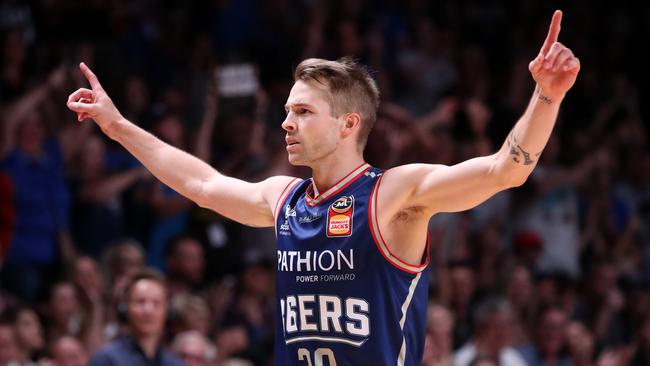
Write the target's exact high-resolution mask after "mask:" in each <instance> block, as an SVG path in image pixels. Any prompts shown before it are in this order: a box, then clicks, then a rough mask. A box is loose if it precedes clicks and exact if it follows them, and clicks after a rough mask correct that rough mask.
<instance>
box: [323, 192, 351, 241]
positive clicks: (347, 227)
mask: <svg viewBox="0 0 650 366" xmlns="http://www.w3.org/2000/svg"><path fill="white" fill-rule="evenodd" d="M353 216H354V196H342V197H339V198H338V199H337V200H336V201H334V203H332V205H331V206H330V207H329V209H328V210H327V226H326V230H327V236H328V237H329V238H334V237H342V236H350V235H352V218H353Z"/></svg>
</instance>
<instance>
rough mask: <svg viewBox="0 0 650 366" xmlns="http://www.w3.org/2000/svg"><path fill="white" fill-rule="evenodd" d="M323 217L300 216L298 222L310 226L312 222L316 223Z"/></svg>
mask: <svg viewBox="0 0 650 366" xmlns="http://www.w3.org/2000/svg"><path fill="white" fill-rule="evenodd" d="M321 217H322V215H310V216H300V217H299V218H298V222H299V223H301V224H309V223H310V222H314V221H316V220H318V219H320V218H321Z"/></svg>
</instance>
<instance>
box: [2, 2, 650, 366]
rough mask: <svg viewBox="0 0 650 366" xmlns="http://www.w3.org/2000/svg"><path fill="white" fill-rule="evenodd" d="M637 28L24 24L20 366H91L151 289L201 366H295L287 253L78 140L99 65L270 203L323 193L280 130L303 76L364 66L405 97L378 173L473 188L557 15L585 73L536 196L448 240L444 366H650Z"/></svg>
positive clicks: (377, 142) (8, 322)
mask: <svg viewBox="0 0 650 366" xmlns="http://www.w3.org/2000/svg"><path fill="white" fill-rule="evenodd" d="M631 4H632V2H629V3H628V2H620V3H617V4H611V3H609V4H605V3H601V2H589V1H586V0H576V1H560V2H556V3H555V4H553V2H537V1H532V0H525V1H517V2H505V1H496V0H491V1H484V0H464V1H427V0H408V1H396V0H334V1H327V0H214V1H205V0H203V1H187V2H185V1H152V0H129V1H125V0H110V1H109V0H94V1H79V0H72V1H71V0H66V1H61V0H50V1H18V0H0V34H1V36H2V38H1V42H2V43H1V47H2V54H1V55H2V56H1V59H0V276H1V277H0V366H5V365H32V364H39V365H58V366H74V365H85V364H86V362H88V360H90V359H91V357H92V355H93V354H95V353H96V352H97V351H98V350H99V349H101V347H102V346H104V345H105V344H107V343H108V342H109V341H111V340H114V339H116V337H118V336H119V335H120V333H121V332H122V331H123V328H124V327H125V326H126V325H127V324H126V323H125V321H124V319H122V317H121V316H120V310H119V308H120V306H119V305H120V303H121V302H122V301H123V300H124V299H123V296H124V287H125V285H126V284H127V283H128V281H129V277H130V276H132V275H133V274H134V273H139V271H142V270H143V268H145V267H146V268H149V267H151V268H155V269H156V270H158V271H159V272H160V273H162V274H163V275H164V278H165V280H164V281H165V285H166V287H167V292H166V293H167V300H166V301H167V308H168V310H167V315H166V319H165V327H164V329H165V334H164V335H163V338H162V339H163V343H164V345H165V347H166V349H168V350H170V351H171V352H174V353H176V355H177V356H178V357H180V358H182V359H183V360H184V361H185V363H186V364H187V365H212V366H217V365H218V366H226V365H230V366H233V365H271V364H272V363H273V361H272V360H273V330H274V327H275V325H274V319H273V314H274V311H273V309H274V306H276V305H277V304H275V303H274V301H273V299H274V297H273V273H274V269H275V268H274V267H275V261H276V257H275V256H276V254H275V253H276V252H275V244H274V234H273V230H272V229H252V228H246V227H243V226H241V225H239V224H236V223H233V222H231V221H229V220H227V219H225V218H223V217H220V216H219V215H218V214H216V213H214V212H209V211H207V210H204V209H201V208H199V207H197V206H196V205H195V204H193V203H192V202H190V201H188V200H187V199H185V198H184V197H182V196H180V195H179V194H177V193H176V192H175V191H173V190H171V189H170V188H168V187H166V186H164V185H163V184H161V183H160V182H158V181H157V180H155V178H153V177H152V176H151V175H150V174H149V173H148V172H147V171H146V170H145V169H144V168H143V167H142V166H141V165H140V164H139V163H138V162H137V161H136V160H134V159H133V158H132V157H131V156H130V155H129V154H128V153H127V152H126V151H125V150H124V149H122V148H121V147H120V146H119V145H117V144H116V143H114V142H113V141H111V140H109V139H108V138H107V137H105V136H104V135H103V134H102V133H101V131H99V130H98V128H97V127H96V126H94V124H93V123H92V122H90V121H89V120H88V121H85V122H84V123H78V122H77V121H76V116H75V115H74V114H73V113H71V112H69V111H68V110H67V109H66V107H65V101H66V99H67V95H68V94H69V93H71V92H72V91H74V90H76V89H77V88H79V87H82V86H83V87H85V86H86V84H85V80H84V79H83V77H82V75H81V74H80V72H79V70H78V69H77V66H76V65H77V63H78V62H80V61H83V62H85V63H87V64H88V65H90V66H91V67H92V68H93V69H94V71H95V73H96V74H97V75H98V76H99V77H100V79H101V80H102V83H103V84H104V87H105V89H106V90H107V91H108V92H109V94H110V95H111V96H112V98H113V100H114V101H115V104H116V105H117V107H118V108H119V109H120V111H121V112H122V113H123V115H124V116H125V117H126V118H128V119H130V120H131V121H133V122H135V123H137V124H139V125H140V126H142V127H144V128H146V129H147V130H149V131H152V132H153V133H154V134H156V135H157V136H158V137H160V138H161V139H163V140H164V141H166V142H168V143H170V144H173V145H174V146H176V147H178V148H181V149H184V150H186V151H188V152H190V153H192V154H194V155H196V156H199V157H200V158H202V159H203V160H205V161H207V162H209V163H210V164H212V165H213V166H214V167H216V168H217V169H219V170H220V171H221V172H223V173H225V174H227V175H231V176H235V177H238V178H242V179H246V180H251V181H257V180H260V179H262V178H264V177H267V176H270V175H276V174H289V175H295V176H300V177H308V176H309V171H308V170H306V169H305V168H300V167H292V166H290V165H289V164H288V162H287V159H286V152H285V149H284V132H283V131H282V129H281V128H280V124H281V122H282V120H283V119H284V113H285V112H284V107H283V106H284V103H285V101H286V97H287V95H288V92H289V90H290V88H291V86H292V69H293V67H295V65H297V64H298V63H299V62H300V60H302V59H304V58H308V57H321V58H328V59H334V58H338V57H342V56H353V57H355V58H357V59H359V60H360V61H361V62H362V63H363V64H365V65H367V67H368V68H369V70H370V71H371V73H372V75H373V76H374V77H375V78H376V81H377V83H378V85H379V87H380V90H381V92H382V97H381V98H382V101H381V106H380V110H379V114H378V121H377V124H376V126H375V129H374V131H373V132H372V134H371V135H370V139H369V142H368V146H367V149H366V155H365V157H366V159H367V161H368V162H369V163H371V164H373V165H375V166H377V167H382V168H389V167H392V166H395V165H398V164H404V163H413V162H424V163H438V164H454V163H458V162H460V161H464V160H466V159H468V158H471V157H474V156H479V155H486V154H491V153H493V152H494V151H496V150H497V149H498V148H499V147H500V146H501V144H502V142H503V141H504V139H505V136H506V135H507V133H508V132H509V130H510V128H512V126H513V125H514V123H515V122H516V120H517V118H518V117H519V116H520V115H521V113H523V111H524V109H525V107H526V105H527V104H528V100H529V98H530V96H531V95H532V91H533V88H534V85H533V81H532V78H531V77H530V74H529V72H528V68H527V65H528V62H529V61H530V60H532V59H533V58H534V57H535V55H536V54H537V52H538V49H539V47H540V46H541V43H542V41H543V39H544V36H545V30H546V29H547V25H548V22H549V20H550V16H551V14H552V10H553V9H554V8H555V7H559V8H562V9H563V10H564V12H565V20H564V22H563V30H562V32H561V34H560V41H561V42H563V43H564V44H566V45H567V46H568V47H570V48H571V49H572V50H573V51H574V53H575V54H576V55H577V56H578V57H579V58H580V59H581V63H582V70H581V73H580V75H579V77H578V81H577V83H576V85H575V86H574V88H573V89H572V90H571V91H570V93H569V95H568V96H567V97H566V99H565V101H564V104H563V106H562V109H561V112H560V116H559V119H558V122H557V125H556V128H555V130H554V134H553V136H552V137H551V140H550V141H549V143H548V145H547V147H546V149H545V150H544V152H543V154H542V155H541V158H540V162H539V164H538V166H537V168H536V169H535V171H534V172H533V174H532V175H531V177H530V178H529V180H528V181H527V182H526V183H525V184H524V185H523V186H522V187H520V188H517V189H513V190H509V191H506V192H502V193H499V194H497V195H496V196H494V197H492V198H491V199H490V200H488V201H487V202H485V203H484V204H482V205H480V206H479V207H477V208H475V209H472V210H470V211H467V212H463V213H455V214H439V215H436V216H434V218H433V219H432V220H431V223H430V239H431V240H430V242H431V251H430V255H431V263H432V264H431V265H432V276H433V278H432V281H431V288H430V309H429V315H428V316H429V319H428V332H427V339H426V345H425V354H424V360H423V365H452V364H453V365H461V366H465V365H470V364H471V365H483V366H485V365H497V364H499V365H507V366H510V365H531V366H536V365H562V366H563V365H578V366H583V365H584V366H591V365H599V366H614V365H635V366H636V365H649V364H650V150H649V149H648V137H649V136H650V135H649V130H648V126H647V123H646V121H648V118H649V117H650V110H649V106H650V104H649V103H644V102H643V101H644V100H647V99H648V97H650V96H649V95H648V94H649V92H650V88H648V87H647V85H649V83H650V73H648V72H647V65H650V58H649V56H648V54H646V53H644V52H642V49H643V48H644V47H645V46H644V45H647V44H650V5H649V4H647V3H644V2H636V3H635V4H636V5H631ZM233 65H239V66H242V65H244V66H251V65H252V67H253V70H254V73H253V74H250V73H245V72H244V73H241V72H240V73H239V74H234V75H235V76H234V77H232V76H233V75H230V76H231V78H230V79H229V78H224V77H222V76H223V74H224V73H223V72H221V71H223V70H233V68H232V66H233ZM239 70H242V69H241V68H240V69H239ZM251 78H252V79H253V80H251ZM244 82H246V83H249V84H248V86H251V85H252V87H251V88H248V90H246V91H243V92H242V91H241V90H240V93H239V94H236V93H235V94H234V95H233V94H228V93H227V92H226V90H227V89H228V87H232V86H233V84H234V85H235V86H237V83H244ZM227 83H230V84H231V85H224V84H227Z"/></svg>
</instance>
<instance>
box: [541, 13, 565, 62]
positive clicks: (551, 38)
mask: <svg viewBox="0 0 650 366" xmlns="http://www.w3.org/2000/svg"><path fill="white" fill-rule="evenodd" d="M561 22H562V11H561V10H556V11H555V13H553V18H552V19H551V25H550V26H549V28H548V34H547V35H546V39H545V40H544V45H543V46H542V50H541V51H540V52H541V53H542V55H544V56H546V54H547V53H548V51H549V50H550V49H551V46H552V45H553V43H555V42H557V38H558V36H559V35H560V23H561Z"/></svg>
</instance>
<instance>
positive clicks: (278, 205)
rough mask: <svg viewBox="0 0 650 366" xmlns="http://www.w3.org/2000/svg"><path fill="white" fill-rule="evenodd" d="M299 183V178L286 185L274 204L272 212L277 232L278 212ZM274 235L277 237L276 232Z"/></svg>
mask: <svg viewBox="0 0 650 366" xmlns="http://www.w3.org/2000/svg"><path fill="white" fill-rule="evenodd" d="M300 182H301V180H300V179H299V178H294V179H293V180H292V181H291V182H289V183H287V185H286V186H285V187H284V189H283V190H282V193H280V197H278V202H276V203H275V209H274V210H273V212H274V214H273V228H274V230H276V231H277V230H278V215H279V214H280V210H281V209H282V206H284V202H286V200H287V198H289V193H290V192H291V190H292V189H293V188H294V187H295V186H296V185H298V184H299V183H300ZM290 187H291V188H290ZM275 234H276V236H277V232H276V233H275Z"/></svg>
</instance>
